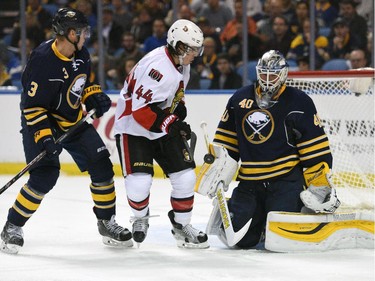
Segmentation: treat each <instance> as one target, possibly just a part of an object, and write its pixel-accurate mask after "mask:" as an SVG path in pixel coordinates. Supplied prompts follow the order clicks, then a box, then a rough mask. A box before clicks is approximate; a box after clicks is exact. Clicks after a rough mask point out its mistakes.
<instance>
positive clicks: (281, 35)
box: [265, 16, 294, 57]
mask: <svg viewBox="0 0 375 281" xmlns="http://www.w3.org/2000/svg"><path fill="white" fill-rule="evenodd" d="M272 31H273V33H272V36H271V38H270V40H269V41H267V42H266V48H265V49H266V51H268V50H278V51H279V52H281V53H282V54H283V56H284V57H285V56H286V55H287V54H288V52H289V48H290V44H291V43H292V41H293V39H294V34H293V33H292V32H291V30H290V27H289V24H288V21H287V19H286V18H285V17H284V16H276V17H274V18H273V20H272Z"/></svg>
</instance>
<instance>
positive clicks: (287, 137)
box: [214, 85, 332, 181]
mask: <svg viewBox="0 0 375 281" xmlns="http://www.w3.org/2000/svg"><path fill="white" fill-rule="evenodd" d="M255 91H256V88H255V85H249V86H246V87H243V88H241V89H239V90H237V91H236V92H235V93H234V94H233V96H232V97H231V98H230V99H229V101H228V103H227V106H226V109H225V112H224V114H223V115H222V118H221V120H220V122H219V125H218V128H217V130H216V133H215V137H214V143H217V144H220V145H223V146H224V147H225V148H227V150H228V152H229V154H230V156H231V157H232V158H233V159H235V160H237V161H239V160H241V166H240V169H239V172H238V180H240V181H244V180H245V181H246V180H249V181H270V180H273V179H277V178H281V177H284V176H286V175H288V174H289V173H290V172H291V171H292V170H293V169H294V168H295V167H297V166H301V167H311V166H313V165H314V164H317V163H319V162H326V163H328V165H329V167H331V166H332V155H331V151H330V148H329V143H328V138H327V136H326V134H325V132H324V129H323V127H322V125H321V122H320V120H319V117H318V115H317V112H316V108H315V105H314V103H313V101H312V99H311V98H310V97H309V96H308V95H307V94H305V93H304V92H302V91H300V90H298V89H296V88H292V87H286V86H285V85H284V86H283V87H282V88H281V90H280V93H281V94H278V95H279V96H278V99H277V102H276V103H275V104H274V105H273V106H272V107H270V108H268V109H261V108H259V107H258V105H257V103H256V101H255Z"/></svg>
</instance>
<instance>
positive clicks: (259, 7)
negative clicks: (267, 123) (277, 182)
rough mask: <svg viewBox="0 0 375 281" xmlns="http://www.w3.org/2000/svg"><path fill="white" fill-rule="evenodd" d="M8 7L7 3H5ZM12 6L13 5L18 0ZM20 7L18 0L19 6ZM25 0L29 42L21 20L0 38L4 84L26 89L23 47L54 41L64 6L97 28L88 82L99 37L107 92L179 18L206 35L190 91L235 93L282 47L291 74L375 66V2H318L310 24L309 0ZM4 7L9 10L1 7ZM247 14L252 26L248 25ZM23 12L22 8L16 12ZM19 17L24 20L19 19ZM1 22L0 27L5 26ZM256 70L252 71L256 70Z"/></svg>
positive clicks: (0, 83) (90, 45) (0, 81)
mask: <svg viewBox="0 0 375 281" xmlns="http://www.w3.org/2000/svg"><path fill="white" fill-rule="evenodd" d="M2 2H3V3H2V4H1V5H5V2H7V1H6V0H2ZM13 2H14V1H13ZM17 2H18V1H17ZM97 2H99V3H100V2H101V3H102V29H101V34H98V29H97V26H98V15H97V6H96V5H97ZM172 2H173V1H172V0H107V1H96V0H75V1H71V0H55V1H48V0H27V1H26V11H25V15H26V18H25V19H26V40H25V42H22V40H21V35H20V34H21V31H20V30H21V28H20V23H19V20H18V21H17V17H16V21H15V23H14V24H13V26H12V27H11V28H7V29H6V32H4V30H5V28H3V32H2V33H1V35H0V36H1V37H0V86H10V85H13V86H17V87H18V88H20V87H21V84H20V78H21V74H22V67H23V66H22V63H21V58H20V49H21V44H26V50H27V51H26V52H27V55H28V54H30V52H31V51H32V49H33V48H35V47H36V46H38V45H39V44H40V43H41V42H43V41H45V40H48V39H51V38H53V36H54V34H53V32H52V27H51V21H52V18H53V15H54V14H55V12H56V11H57V10H58V9H59V8H62V7H67V6H70V7H73V8H75V9H78V10H80V11H82V12H83V13H84V14H85V15H86V16H87V18H88V20H89V24H90V26H91V31H92V32H91V37H90V39H89V40H88V41H87V43H86V45H87V48H88V49H89V51H90V54H91V58H92V61H93V66H94V68H93V70H92V75H91V77H90V80H91V81H92V82H98V65H99V64H98V54H99V45H98V40H97V39H98V38H99V36H101V37H102V38H103V42H104V50H103V51H104V73H105V74H104V75H105V85H102V87H104V88H105V89H108V90H118V89H121V88H122V85H123V82H124V79H125V77H126V75H127V73H128V72H129V71H130V70H131V69H132V67H133V66H134V65H135V64H136V63H137V61H138V60H139V59H140V58H142V57H143V56H144V55H145V54H147V53H148V52H150V51H151V50H153V49H154V48H157V47H159V46H163V45H166V44H167V42H166V34H167V30H168V27H169V26H170V25H171V24H172V23H173V20H174V19H175V18H177V19H188V20H191V21H193V22H195V23H196V24H197V25H198V26H199V27H200V28H201V29H202V31H203V33H204V37H205V40H204V43H203V45H204V53H203V55H202V56H201V57H198V58H197V59H196V60H195V61H194V63H193V64H192V67H191V80H190V82H189V84H188V86H187V89H237V88H239V87H241V86H242V84H243V76H242V73H243V69H244V67H248V69H249V70H250V71H249V73H248V80H249V82H250V81H254V80H255V74H254V73H255V68H254V66H255V65H256V62H257V60H258V59H259V58H260V56H261V55H262V54H263V53H264V52H265V51H267V50H270V49H276V50H279V51H280V52H282V53H283V55H284V56H285V57H286V58H287V60H288V63H289V65H290V69H291V70H300V71H308V70H312V69H313V70H346V69H356V68H362V67H373V49H374V46H373V44H374V42H373V41H374V39H373V33H374V2H373V1H372V0H371V1H370V0H316V1H315V19H313V20H312V19H310V18H309V16H310V11H309V9H310V3H309V1H307V0H247V6H246V9H244V8H243V2H242V1H239V0H226V1H221V0H190V1H189V0H187V1H186V0H178V1H174V2H175V4H177V7H175V8H174V9H173V8H172ZM2 10H4V9H2ZM243 11H246V12H247V22H246V23H242V18H243ZM18 12H19V9H18ZM18 18H19V17H18ZM311 24H314V26H315V33H316V34H315V36H314V38H315V42H314V45H315V48H314V50H312V51H313V52H315V65H313V66H311V65H309V62H310V60H309V54H310V30H311V29H310V25H311ZM0 25H1V24H0ZM243 28H245V29H247V30H248V33H247V34H248V38H247V43H248V44H247V45H248V50H247V53H248V59H247V61H245V62H244V61H243V55H242V53H243V32H242V30H243ZM252 68H254V71H252Z"/></svg>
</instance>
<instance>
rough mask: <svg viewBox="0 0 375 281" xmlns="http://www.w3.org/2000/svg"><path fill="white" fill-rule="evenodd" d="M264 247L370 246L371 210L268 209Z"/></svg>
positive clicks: (279, 249)
mask: <svg viewBox="0 0 375 281" xmlns="http://www.w3.org/2000/svg"><path fill="white" fill-rule="evenodd" d="M265 247H266V249H267V250H270V251H274V252H298V251H326V250H335V249H350V248H374V213H373V212H370V211H367V212H366V211H362V212H361V211H355V212H347V213H335V214H324V215H323V214H320V215H310V214H309V215H306V214H301V213H287V212H270V213H268V216H267V226H266V241H265Z"/></svg>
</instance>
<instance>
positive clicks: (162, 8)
mask: <svg viewBox="0 0 375 281" xmlns="http://www.w3.org/2000/svg"><path fill="white" fill-rule="evenodd" d="M142 2H143V6H142V9H145V10H147V11H148V12H149V14H150V16H151V20H152V21H154V20H155V19H156V18H165V17H166V16H167V13H168V6H167V5H165V3H164V2H165V1H161V0H145V1H142Z"/></svg>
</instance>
